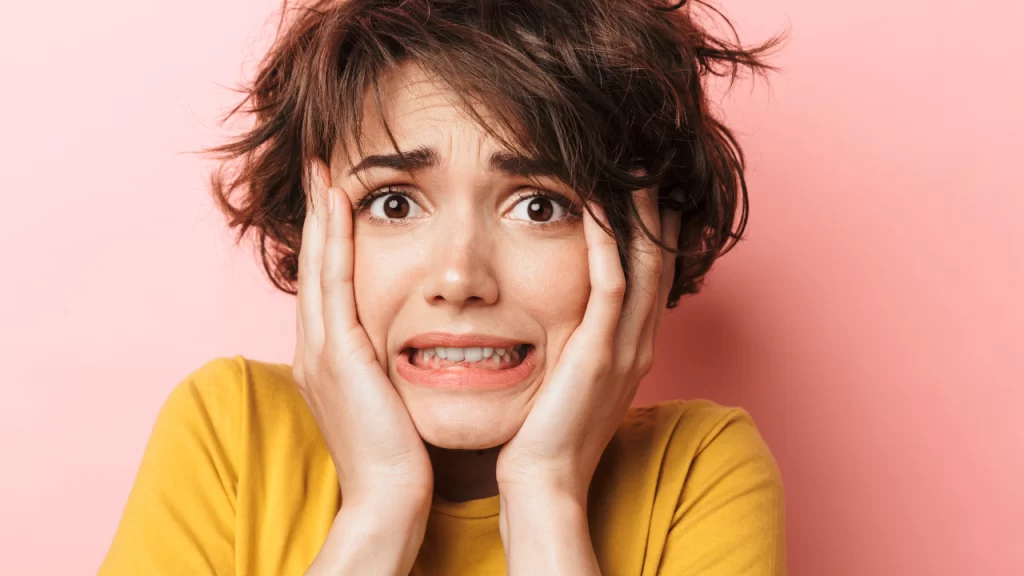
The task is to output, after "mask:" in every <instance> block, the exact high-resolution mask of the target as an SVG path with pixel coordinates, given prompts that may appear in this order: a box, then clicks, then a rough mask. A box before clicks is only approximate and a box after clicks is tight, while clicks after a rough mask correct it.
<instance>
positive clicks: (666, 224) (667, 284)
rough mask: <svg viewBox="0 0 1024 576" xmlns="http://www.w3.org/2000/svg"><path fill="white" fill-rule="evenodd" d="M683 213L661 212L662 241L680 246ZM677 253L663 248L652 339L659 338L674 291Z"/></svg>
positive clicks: (668, 244) (669, 244)
mask: <svg viewBox="0 0 1024 576" xmlns="http://www.w3.org/2000/svg"><path fill="white" fill-rule="evenodd" d="M682 217H683V216H682V214H681V213H680V212H677V211H674V210H665V211H663V212H662V213H661V218H660V220H661V241H662V242H664V243H665V244H666V245H667V246H671V247H673V248H676V249H678V248H679V227H680V226H681V224H682ZM675 271H676V254H675V253H673V252H669V251H668V250H664V249H662V264H661V279H660V280H659V281H658V303H657V305H656V311H655V312H656V314H655V315H654V327H653V328H652V330H651V340H652V341H654V340H656V339H657V338H658V330H659V329H660V328H661V321H662V319H663V318H664V317H665V307H666V306H667V305H668V295H669V292H671V291H672V283H673V282H674V281H675Z"/></svg>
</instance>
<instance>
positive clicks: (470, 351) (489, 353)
mask: <svg viewBox="0 0 1024 576" xmlns="http://www.w3.org/2000/svg"><path fill="white" fill-rule="evenodd" d="M434 356H437V357H438V358H442V359H444V360H451V361H452V362H461V361H463V360H465V361H466V362H479V361H481V360H484V359H488V358H490V359H492V360H493V362H494V363H495V364H499V363H501V361H502V360H505V361H510V360H511V359H512V358H513V357H516V358H518V356H519V351H518V350H516V348H515V347H512V348H450V347H447V346H437V347H435V348H424V349H423V357H424V358H426V359H427V360H430V359H431V358H433V357H434Z"/></svg>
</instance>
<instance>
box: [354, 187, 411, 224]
mask: <svg viewBox="0 0 1024 576" xmlns="http://www.w3.org/2000/svg"><path fill="white" fill-rule="evenodd" d="M364 202H366V203H367V204H368V205H367V206H366V210H368V211H369V212H370V218H371V219H373V220H383V221H389V220H405V219H408V218H416V217H418V216H420V215H421V214H423V208H420V205H419V204H417V203H416V202H415V201H413V199H412V198H410V197H409V195H408V194H406V193H404V192H398V191H394V190H388V189H385V190H382V191H379V192H374V193H373V194H372V195H371V196H370V197H369V198H368V199H367V200H365V201H364Z"/></svg>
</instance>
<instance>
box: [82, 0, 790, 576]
mask: <svg viewBox="0 0 1024 576" xmlns="http://www.w3.org/2000/svg"><path fill="white" fill-rule="evenodd" d="M771 45H772V43H769V44H768V45H765V46H762V47H760V48H758V49H754V50H744V49H741V48H740V47H739V46H738V45H735V44H733V43H731V42H727V41H724V40H721V39H716V38H714V37H712V36H711V35H710V34H708V33H707V32H706V31H705V30H704V29H703V28H701V27H700V26H698V24H697V21H696V20H695V17H694V15H693V14H692V13H691V9H690V7H689V6H685V5H684V6H670V5H667V4H660V3H659V2H657V1H656V0H618V1H612V0H561V1H559V2H548V1H543V0H518V1H512V0H509V1H499V0H480V1H465V0H463V1H456V0H433V1H429V0H419V1H417V0H405V1H401V2H399V1H394V2H391V1H382V0H346V1H344V2H338V1H323V2H318V3H316V5H315V6H313V7H312V8H311V9H308V10H303V11H302V12H301V13H300V15H299V16H298V17H297V18H296V19H295V20H294V21H293V22H291V23H290V24H289V25H288V27H286V28H284V29H283V33H281V34H280V36H279V39H278V43H277V44H276V45H275V46H274V48H273V49H272V50H271V52H270V54H269V55H268V57H267V58H266V60H265V61H264V62H263V64H262V67H261V69H260V71H259V73H258V76H257V78H256V80H255V82H254V83H253V85H252V86H251V88H250V90H249V94H248V97H249V98H251V99H252V107H251V109H250V110H249V111H250V112H252V113H253V114H254V116H255V124H254V126H253V127H252V128H251V130H249V131H248V132H247V133H246V134H244V135H243V136H242V137H240V138H239V139H237V140H236V141H233V142H231V143H229V144H227V145H224V146H221V147H218V148H216V149H215V151H216V152H218V153H221V154H222V155H223V157H224V159H225V160H241V162H240V164H239V166H240V167H239V169H238V171H237V172H234V173H233V174H232V175H231V177H228V176H227V175H226V174H227V172H226V171H221V172H218V174H217V176H216V177H215V178H214V180H213V189H214V192H215V196H216V197H217V198H218V199H219V200H220V202H221V206H222V207H223V209H224V210H225V212H226V214H227V215H228V218H229V221H230V224H231V225H232V226H237V227H239V228H240V237H242V236H244V234H245V233H246V232H247V231H249V230H254V231H255V232H256V233H257V235H258V237H259V240H260V242H259V246H260V248H261V255H262V257H263V263H264V266H265V268H266V270H267V272H268V274H269V276H270V278H271V280H272V281H273V282H274V283H275V285H276V286H278V287H279V288H281V289H282V290H285V291H288V292H290V293H295V294H297V300H298V303H297V311H298V313H297V342H296V348H295V355H294V361H293V363H292V365H291V366H290V367H289V366H286V365H277V364H269V363H263V362H258V361H255V360H251V359H246V358H242V357H235V358H230V359H229V358H220V359H217V360H214V361H212V362H210V363H208V364H207V365H205V366H203V367H202V368H200V369H199V370H197V371H196V372H194V373H193V374H191V375H190V376H189V377H188V378H186V379H185V381H184V382H183V383H182V384H181V385H180V386H178V387H177V388H176V389H175V391H174V392H173V393H172V394H171V396H170V397H169V399H168V400H167V403H166V405H165V406H164V408H163V410H162V412H161V414H160V416H159V418H158V421H157V423H156V426H155V428H154V430H153V433H152V437H151V439H150V443H149V446H148V448H147V450H146V454H145V456H144V458H143V462H142V465H141V467H140V470H139V474H138V477H137V479H136V482H135V485H134V488H133V490H132V493H131V496H130V497H129V501H128V504H127V507H126V509H125V512H124V516H123V518H122V520H121V524H120V526H119V529H118V532H117V534H116V536H115V538H114V541H113V544H112V546H111V549H110V551H109V553H108V555H107V558H106V560H105V562H104V564H103V566H102V568H101V570H100V573H101V574H302V573H305V574H408V573H410V572H412V573H414V574H502V573H506V572H507V573H509V574H520V575H541V574H560V575H561V574H574V575H575V574H580V575H589V574H644V575H654V574H703V575H707V574H711V575H718V574H723V575H724V574H730V575H733V574H784V573H785V560H784V534H783V523H784V521H783V501H782V489H781V483H780V477H779V473H778V470H777V468H776V466H775V463H774V461H773V459H772V456H771V454H770V452H769V450H768V448H767V447H766V446H765V444H764V442H763V440H762V439H761V437H760V436H759V434H758V432H757V430H756V428H755V426H754V424H753V423H752V421H751V420H750V418H749V416H748V415H747V414H746V413H745V412H744V411H742V410H739V409H730V408H726V407H721V406H718V405H715V404H713V403H710V402H707V401H675V402H667V403H663V404H659V405H655V406H649V407H644V408H635V409H630V408H629V406H630V403H631V401H632V399H633V396H634V394H635V391H636V388H637V384H638V382H639V381H640V379H641V377H643V376H644V374H646V372H647V371H648V369H649V368H650V365H651V362H652V359H653V353H654V340H655V335H656V333H657V330H658V326H659V323H660V321H661V317H662V313H663V309H664V308H665V307H672V306H674V305H675V304H676V303H677V302H678V299H679V298H680V297H681V296H682V295H684V294H692V293H696V292H697V291H698V288H699V284H700V281H701V279H702V278H703V276H704V274H705V273H706V272H707V271H708V269H709V268H710V266H711V264H712V263H713V262H714V260H715V259H716V258H717V257H718V256H720V255H721V254H723V253H724V252H725V251H727V249H728V247H729V244H728V241H729V240H730V239H733V240H735V239H737V238H739V236H740V235H741V233H742V229H743V226H744V224H745V216H746V190H745V186H744V183H743V174H742V160H741V158H742V157H741V155H740V152H739V148H738V146H737V145H736V144H735V142H734V140H733V139H732V137H731V135H730V133H729V131H728V130H727V129H726V127H725V126H724V125H722V124H721V123H719V122H718V121H717V120H715V119H714V117H713V116H712V115H711V114H710V113H709V111H708V109H707V102H706V96H705V94H704V91H703V87H702V85H701V75H703V74H704V73H706V72H715V71H718V72H723V70H724V69H727V68H729V67H731V68H732V71H733V72H734V73H735V67H736V65H737V64H740V65H746V66H749V67H751V68H753V69H754V70H759V69H761V68H762V67H763V64H762V63H761V61H760V58H759V57H760V56H761V55H762V53H763V51H764V50H765V49H767V48H769V47H770V46H771ZM723 67H725V68H723ZM236 111H237V109H236ZM738 204H739V205H740V206H739V207H740V208H741V211H742V218H741V220H740V223H739V231H738V232H734V231H733V224H734V213H735V211H736V208H737V205H738Z"/></svg>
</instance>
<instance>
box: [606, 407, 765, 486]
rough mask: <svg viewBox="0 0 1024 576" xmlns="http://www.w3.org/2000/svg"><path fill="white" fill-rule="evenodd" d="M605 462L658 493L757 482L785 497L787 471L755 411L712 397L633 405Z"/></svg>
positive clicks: (608, 467) (614, 472)
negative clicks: (782, 471) (759, 425)
mask: <svg viewBox="0 0 1024 576" xmlns="http://www.w3.org/2000/svg"><path fill="white" fill-rule="evenodd" d="M602 466H603V467H604V468H605V470H606V473H607V474H609V475H612V476H623V475H630V476H641V477H645V479H646V480H647V482H649V483H654V484H655V485H656V486H652V488H653V489H654V490H655V491H656V492H659V493H662V494H665V493H669V494H675V495H676V496H673V497H672V499H673V500H674V499H675V498H676V497H678V496H679V495H680V494H682V496H683V497H686V496H687V495H695V494H696V493H698V492H702V491H705V490H729V489H736V490H743V489H745V487H749V486H750V485H752V484H756V485H758V486H761V487H763V488H765V489H767V490H769V491H773V492H778V493H779V495H780V497H781V490H782V487H781V486H782V477H781V474H780V473H779V469H778V466H777V465H776V462H775V459H774V457H773V455H772V453H771V450H770V449H769V447H768V445H767V443H766V442H765V440H764V438H763V437H762V436H761V434H760V431H759V430H758V428H757V426H756V425H755V423H754V420H753V419H752V418H751V416H750V414H749V413H748V412H747V411H746V410H744V409H742V408H738V407H732V406H723V405H720V404H717V403H715V402H712V401H709V400H671V401H666V402H660V403H657V404H652V405H648V406H638V407H634V408H631V409H630V410H629V412H628V413H627V415H626V418H625V419H624V421H623V423H622V425H621V426H620V427H619V429H618V430H617V432H616V434H615V437H614V438H613V439H612V441H611V443H610V444H609V446H608V449H607V450H606V453H605V457H604V459H603V461H602ZM723 478H728V481H726V482H724V483H722V482H720V481H721V480H722V479H723ZM622 480H623V481H625V478H622ZM648 486H650V484H648Z"/></svg>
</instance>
